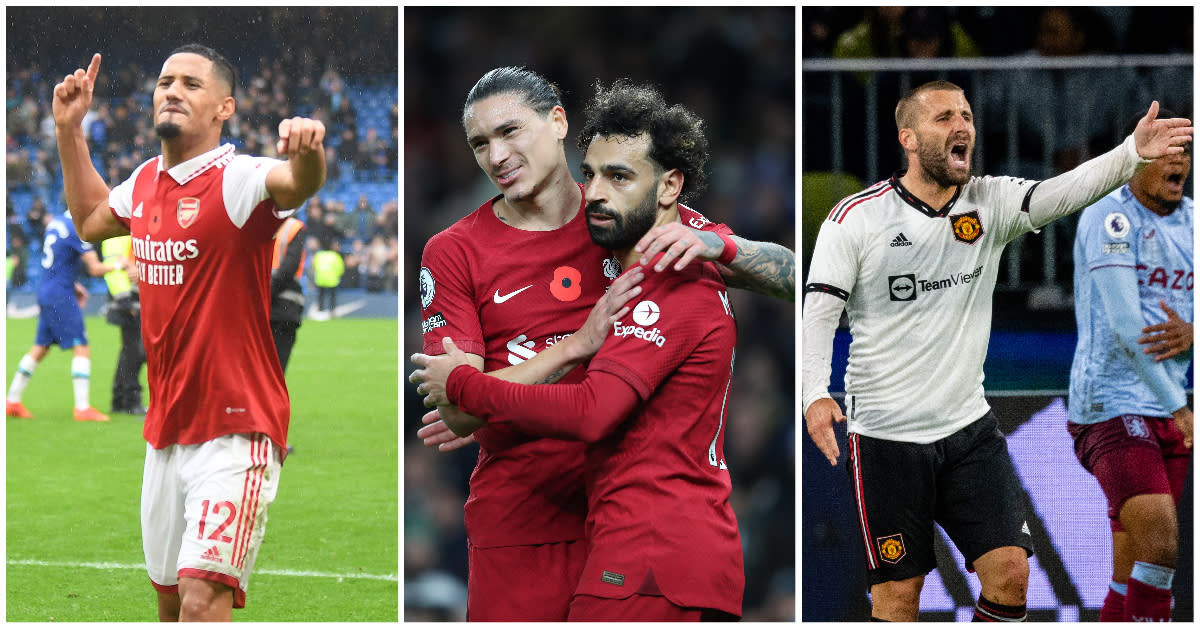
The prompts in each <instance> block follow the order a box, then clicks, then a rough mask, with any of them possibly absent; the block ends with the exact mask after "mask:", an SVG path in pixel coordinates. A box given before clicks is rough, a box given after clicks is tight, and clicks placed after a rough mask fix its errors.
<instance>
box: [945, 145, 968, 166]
mask: <svg viewBox="0 0 1200 628" xmlns="http://www.w3.org/2000/svg"><path fill="white" fill-rule="evenodd" d="M950 165H952V166H957V167H960V168H965V167H967V166H968V165H970V159H969V154H968V150H967V143H966V142H955V143H954V144H951V145H950Z"/></svg>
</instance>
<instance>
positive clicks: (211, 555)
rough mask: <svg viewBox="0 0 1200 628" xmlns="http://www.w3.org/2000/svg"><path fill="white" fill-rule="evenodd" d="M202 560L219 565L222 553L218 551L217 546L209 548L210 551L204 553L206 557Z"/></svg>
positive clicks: (202, 557)
mask: <svg viewBox="0 0 1200 628" xmlns="http://www.w3.org/2000/svg"><path fill="white" fill-rule="evenodd" d="M200 559H201V560H208V561H212V562H214V563H219V562H221V552H220V551H218V550H217V546H216V545H214V546H212V547H210V548H208V551H207V552H204V555H203V556H201V557H200Z"/></svg>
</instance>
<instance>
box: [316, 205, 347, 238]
mask: <svg viewBox="0 0 1200 628" xmlns="http://www.w3.org/2000/svg"><path fill="white" fill-rule="evenodd" d="M342 209H343V206H342V204H341V203H340V202H338V201H327V202H326V203H325V213H324V215H323V216H321V226H322V227H323V228H320V229H318V233H319V234H320V235H319V236H318V238H319V240H320V241H321V242H325V241H328V242H332V243H333V246H334V247H335V248H341V242H342V240H343V239H344V238H345V237H346V235H345V234H344V233H342V230H341V229H340V228H338V222H339V221H338V216H340V215H341V214H342V213H344V212H343V211H342Z"/></svg>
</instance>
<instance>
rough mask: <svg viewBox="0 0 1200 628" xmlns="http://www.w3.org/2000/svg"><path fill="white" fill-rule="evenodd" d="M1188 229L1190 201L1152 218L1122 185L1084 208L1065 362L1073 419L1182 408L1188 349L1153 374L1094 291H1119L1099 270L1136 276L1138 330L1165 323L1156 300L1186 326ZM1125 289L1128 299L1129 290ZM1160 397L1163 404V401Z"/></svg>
mask: <svg viewBox="0 0 1200 628" xmlns="http://www.w3.org/2000/svg"><path fill="white" fill-rule="evenodd" d="M1192 224H1193V205H1192V199H1190V198H1187V197H1184V198H1183V201H1182V202H1181V203H1180V205H1179V207H1178V208H1176V210H1175V211H1174V212H1172V213H1171V214H1170V215H1167V216H1159V215H1157V214H1155V213H1154V212H1152V211H1150V210H1149V209H1146V208H1145V207H1144V206H1143V205H1142V204H1141V203H1140V202H1138V200H1137V198H1136V197H1134V195H1133V192H1131V191H1130V189H1129V186H1128V185H1124V186H1122V187H1121V188H1119V189H1117V190H1115V191H1114V192H1112V193H1110V194H1109V195H1108V196H1105V197H1104V198H1102V199H1100V200H1099V201H1097V202H1096V203H1095V204H1094V205H1092V206H1090V207H1088V208H1087V209H1085V210H1084V211H1083V214H1082V215H1081V216H1080V219H1079V227H1078V230H1077V231H1076V235H1075V247H1074V259H1075V321H1076V324H1077V325H1078V332H1079V340H1078V342H1077V344H1076V347H1075V357H1074V360H1073V362H1072V365H1071V390H1070V398H1069V403H1068V406H1069V413H1070V420H1071V421H1072V422H1075V423H1082V424H1090V423H1098V422H1100V421H1104V420H1107V419H1110V418H1113V417H1115V416H1119V415H1122V414H1140V415H1146V416H1158V417H1169V416H1171V412H1172V411H1173V410H1176V409H1178V408H1180V407H1182V405H1183V404H1185V403H1186V401H1187V397H1186V395H1185V393H1184V389H1185V387H1186V385H1187V382H1186V378H1187V370H1188V365H1189V364H1190V363H1191V359H1192V355H1191V354H1192V352H1191V351H1186V352H1184V353H1182V354H1180V355H1177V356H1175V357H1174V358H1172V359H1170V360H1166V361H1164V362H1161V363H1158V365H1161V370H1160V367H1159V366H1158V365H1155V364H1151V363H1150V361H1151V360H1152V358H1153V356H1144V355H1143V354H1142V350H1143V349H1144V348H1145V345H1133V346H1134V347H1136V348H1134V349H1131V348H1130V346H1129V345H1128V344H1126V343H1124V342H1121V341H1120V340H1119V339H1118V336H1117V333H1116V331H1115V330H1114V329H1112V326H1111V325H1110V323H1109V320H1110V319H1109V313H1108V312H1107V311H1106V309H1105V304H1104V301H1103V297H1102V293H1101V290H1117V289H1119V287H1115V286H1110V285H1106V284H1105V283H1103V282H1097V281H1096V277H1097V271H1100V270H1102V269H1105V268H1116V269H1127V270H1132V271H1133V274H1136V281H1137V296H1138V300H1139V310H1140V312H1141V320H1140V321H1137V322H1138V323H1140V324H1141V326H1147V325H1154V324H1157V323H1162V322H1164V321H1166V320H1167V314H1166V313H1165V312H1164V311H1163V310H1162V307H1161V306H1160V305H1159V302H1160V301H1165V302H1166V304H1167V305H1168V306H1170V307H1171V309H1173V310H1175V312H1177V313H1178V314H1179V316H1180V318H1182V319H1183V320H1185V321H1189V322H1190V321H1191V320H1192V290H1193V288H1194V284H1195V270H1194V267H1193V265H1192V259H1193V256H1192V246H1193V244H1192V238H1193V235H1192V233H1193V232H1192ZM1133 274H1131V275H1129V280H1130V281H1132V280H1133ZM1126 288H1127V289H1129V293H1130V294H1132V290H1131V287H1129V286H1126ZM1140 332H1141V330H1140V328H1138V329H1137V330H1135V331H1134V332H1133V333H1134V334H1136V335H1137V336H1140V335H1141V333H1140ZM1131 350H1132V352H1133V355H1131V354H1130V351H1131ZM1135 360H1142V361H1143V362H1142V363H1141V364H1136V363H1135ZM1148 380H1155V381H1148ZM1155 387H1157V388H1158V389H1159V391H1160V392H1159V393H1155V392H1154V388H1155ZM1163 396H1168V397H1169V399H1168V400H1165V401H1164V399H1163V398H1162V397H1163ZM1166 405H1171V406H1174V407H1165V406H1166Z"/></svg>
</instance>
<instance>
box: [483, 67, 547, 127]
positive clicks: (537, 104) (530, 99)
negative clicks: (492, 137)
mask: <svg viewBox="0 0 1200 628" xmlns="http://www.w3.org/2000/svg"><path fill="white" fill-rule="evenodd" d="M510 93H515V94H521V96H522V97H523V98H524V99H525V104H526V105H527V106H528V107H529V108H530V109H533V110H534V111H536V112H537V113H538V115H540V116H545V115H546V114H547V113H549V112H550V110H551V109H554V108H555V107H562V106H563V104H562V92H561V90H559V88H558V86H557V85H555V84H554V83H551V82H550V81H547V80H546V77H544V76H542V75H541V74H538V73H537V72H534V71H533V70H530V69H528V68H524V67H518V66H511V65H510V66H505V67H502V68H496V69H494V70H489V71H488V73H487V74H484V75H483V76H482V77H480V79H479V80H478V81H476V82H475V86H474V87H472V88H471V91H469V92H467V100H466V102H464V103H463V108H462V124H463V128H466V126H467V110H468V109H470V108H471V105H474V104H475V103H477V102H479V101H481V100H483V99H484V98H488V97H490V96H495V95H497V94H510Z"/></svg>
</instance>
